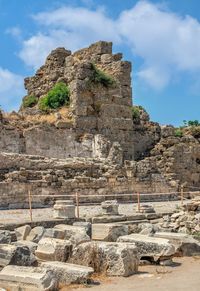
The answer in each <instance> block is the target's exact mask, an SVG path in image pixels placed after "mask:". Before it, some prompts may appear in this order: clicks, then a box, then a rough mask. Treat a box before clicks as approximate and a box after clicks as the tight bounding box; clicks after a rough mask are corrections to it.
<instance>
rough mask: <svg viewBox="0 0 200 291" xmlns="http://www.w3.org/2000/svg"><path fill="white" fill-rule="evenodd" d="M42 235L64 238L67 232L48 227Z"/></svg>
mask: <svg viewBox="0 0 200 291" xmlns="http://www.w3.org/2000/svg"><path fill="white" fill-rule="evenodd" d="M42 237H43V238H45V237H50V238H58V239H64V237H65V232H64V231H62V230H59V229H55V228H46V229H45V232H44V234H43V236H42Z"/></svg>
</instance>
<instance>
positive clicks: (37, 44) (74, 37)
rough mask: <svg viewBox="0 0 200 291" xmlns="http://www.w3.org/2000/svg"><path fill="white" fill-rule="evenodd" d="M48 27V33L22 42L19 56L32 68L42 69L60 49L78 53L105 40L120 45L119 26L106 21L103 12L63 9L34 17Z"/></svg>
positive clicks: (84, 9)
mask: <svg viewBox="0 0 200 291" xmlns="http://www.w3.org/2000/svg"><path fill="white" fill-rule="evenodd" d="M33 18H34V20H35V21H37V23H38V24H40V25H41V26H43V27H45V31H46V32H45V33H41V32H40V33H38V34H36V35H34V36H32V37H31V38H29V39H28V40H25V41H24V42H23V49H22V50H21V52H20V54H19V56H20V57H21V59H22V60H23V61H24V62H25V63H26V64H27V65H29V66H32V67H33V68H37V67H38V66H40V65H42V64H43V62H44V60H45V58H46V56H47V54H48V53H49V52H50V51H51V50H52V49H55V48H56V47H58V46H64V47H66V48H68V49H71V50H76V49H79V48H82V47H84V46H87V45H89V44H91V43H92V42H95V41H98V40H99V39H102V40H109V41H110V40H112V41H114V42H116V43H118V42H119V41H120V37H119V35H118V34H117V33H116V25H117V24H116V23H115V22H114V21H113V20H111V19H109V18H108V17H106V15H105V13H104V11H103V10H102V9H99V10H97V11H90V10H89V9H86V8H71V7H63V8H60V9H57V10H54V11H52V12H44V13H39V14H37V15H35V16H33Z"/></svg>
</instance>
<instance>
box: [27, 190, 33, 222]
mask: <svg viewBox="0 0 200 291" xmlns="http://www.w3.org/2000/svg"><path fill="white" fill-rule="evenodd" d="M28 200H29V211H30V219H31V222H32V221H33V213H32V197H31V190H30V188H29V190H28Z"/></svg>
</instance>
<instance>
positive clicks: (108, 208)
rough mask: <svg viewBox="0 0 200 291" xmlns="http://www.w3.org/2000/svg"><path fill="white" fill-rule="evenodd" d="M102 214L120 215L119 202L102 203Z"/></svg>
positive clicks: (108, 201)
mask: <svg viewBox="0 0 200 291" xmlns="http://www.w3.org/2000/svg"><path fill="white" fill-rule="evenodd" d="M101 208H102V212H103V214H105V215H118V214H119V211H118V208H119V204H118V202H117V200H107V201H103V202H102V203H101Z"/></svg>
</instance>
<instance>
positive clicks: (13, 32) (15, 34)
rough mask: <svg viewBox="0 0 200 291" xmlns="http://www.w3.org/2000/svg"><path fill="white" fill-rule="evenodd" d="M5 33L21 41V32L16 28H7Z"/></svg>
mask: <svg viewBox="0 0 200 291" xmlns="http://www.w3.org/2000/svg"><path fill="white" fill-rule="evenodd" d="M6 33H7V34H10V35H12V36H13V37H15V38H17V39H21V35H22V31H21V29H20V28H19V27H17V26H14V27H10V28H8V29H7V30H6Z"/></svg>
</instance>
